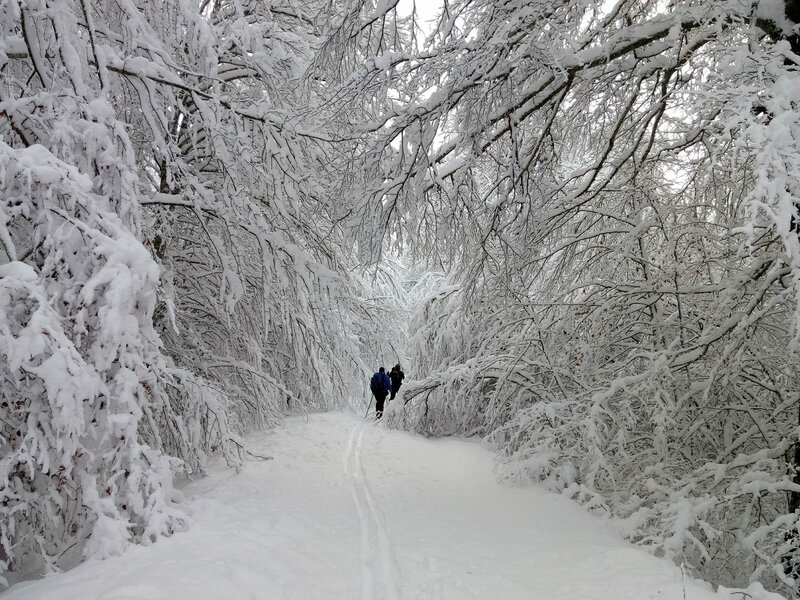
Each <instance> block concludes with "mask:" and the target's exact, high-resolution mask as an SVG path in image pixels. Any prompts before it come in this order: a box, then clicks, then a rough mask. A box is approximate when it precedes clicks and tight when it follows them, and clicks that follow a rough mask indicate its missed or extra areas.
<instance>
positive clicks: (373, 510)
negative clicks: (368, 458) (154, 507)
mask: <svg viewBox="0 0 800 600" xmlns="http://www.w3.org/2000/svg"><path fill="white" fill-rule="evenodd" d="M365 427H366V425H364V424H363V423H359V424H357V425H356V426H354V427H353V429H352V430H351V431H350V439H349V440H348V443H347V450H346V451H345V455H344V465H345V475H346V476H347V478H348V481H349V483H350V488H351V491H352V494H353V501H354V503H355V505H356V509H357V511H358V516H359V521H360V525H361V570H362V575H361V576H362V587H361V599H362V600H373V598H375V597H376V596H375V590H376V588H378V589H380V592H381V594H380V595H379V596H377V597H380V598H386V599H387V600H399V599H400V594H399V591H398V587H397V579H398V578H397V577H396V576H395V571H396V569H397V561H396V559H395V557H394V554H393V552H392V546H391V543H390V541H389V534H388V533H387V531H386V526H385V525H384V519H383V515H382V514H381V511H380V510H379V509H378V505H377V503H376V502H375V499H374V497H373V494H372V492H371V491H370V486H369V483H368V481H367V478H366V476H365V473H364V466H363V464H362V463H361V454H362V451H363V445H364V431H365ZM365 506H366V509H365ZM376 546H377V548H376ZM376 554H379V558H380V563H381V564H380V567H381V568H380V571H381V572H380V577H378V576H376V575H377V573H376V571H377V565H376V564H375V560H376ZM376 584H382V585H376Z"/></svg>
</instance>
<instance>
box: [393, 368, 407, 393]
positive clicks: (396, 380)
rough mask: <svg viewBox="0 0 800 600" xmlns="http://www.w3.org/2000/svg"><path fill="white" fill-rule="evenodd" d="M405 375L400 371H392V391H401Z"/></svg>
mask: <svg viewBox="0 0 800 600" xmlns="http://www.w3.org/2000/svg"><path fill="white" fill-rule="evenodd" d="M405 378H406V376H405V373H403V372H402V371H401V370H400V369H397V370H392V372H391V373H389V379H390V380H391V381H392V389H393V390H394V391H397V390H399V389H400V386H401V385H403V379H405Z"/></svg>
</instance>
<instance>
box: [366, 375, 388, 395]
mask: <svg viewBox="0 0 800 600" xmlns="http://www.w3.org/2000/svg"><path fill="white" fill-rule="evenodd" d="M369 389H370V390H372V393H373V394H375V393H378V392H387V393H388V392H391V391H392V380H391V379H389V376H388V375H387V374H386V373H381V372H380V371H378V372H377V373H375V374H374V375H373V376H372V379H371V380H370V382H369Z"/></svg>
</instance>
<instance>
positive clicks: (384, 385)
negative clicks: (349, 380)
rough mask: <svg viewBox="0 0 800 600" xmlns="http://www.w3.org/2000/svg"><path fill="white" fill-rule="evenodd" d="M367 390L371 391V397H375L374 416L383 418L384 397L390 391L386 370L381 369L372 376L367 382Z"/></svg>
mask: <svg viewBox="0 0 800 600" xmlns="http://www.w3.org/2000/svg"><path fill="white" fill-rule="evenodd" d="M369 389H370V390H372V395H373V396H375V416H376V417H377V418H378V419H380V418H381V417H382V416H383V403H384V401H385V400H386V395H387V394H388V393H389V392H391V391H392V381H391V379H389V376H388V375H387V374H386V369H384V368H383V367H381V368H380V369H378V372H377V373H375V374H374V375H373V376H372V379H371V380H370V382H369Z"/></svg>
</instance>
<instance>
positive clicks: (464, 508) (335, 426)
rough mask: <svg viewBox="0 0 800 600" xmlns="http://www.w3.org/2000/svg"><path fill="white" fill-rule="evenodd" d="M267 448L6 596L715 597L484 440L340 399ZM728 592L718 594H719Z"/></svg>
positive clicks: (258, 447) (265, 442) (170, 599)
mask: <svg viewBox="0 0 800 600" xmlns="http://www.w3.org/2000/svg"><path fill="white" fill-rule="evenodd" d="M250 442H251V446H252V448H253V449H254V450H255V451H256V452H259V451H260V452H263V453H265V454H270V455H271V456H273V457H274V460H271V461H266V462H250V463H248V464H247V465H246V466H245V467H244V469H243V470H242V471H241V472H240V473H238V474H237V473H234V472H233V471H231V470H227V469H222V468H219V469H216V470H214V472H213V473H212V475H211V476H210V477H209V478H207V479H205V480H203V481H201V482H198V483H196V484H194V485H192V486H191V487H190V488H189V489H188V490H187V493H189V494H191V495H192V496H193V497H194V498H195V499H194V500H193V501H192V503H191V507H192V512H193V525H192V527H191V529H190V530H189V531H187V532H185V533H180V534H178V535H175V536H173V537H172V538H170V539H167V540H162V541H160V542H158V543H157V544H154V545H152V546H149V547H136V548H132V549H130V550H129V551H128V552H126V553H125V555H124V556H121V557H119V558H115V559H111V560H107V561H102V562H90V563H87V564H84V565H81V566H80V567H77V568H76V569H73V570H72V571H69V572H67V573H62V574H58V575H54V576H50V577H48V578H45V579H43V580H40V581H36V582H29V583H22V584H18V585H16V586H14V587H12V588H10V589H9V590H8V591H7V592H6V593H5V594H3V598H4V600H34V599H35V600H76V599H80V600H100V599H102V600H161V599H163V600H183V599H185V600H206V599H207V600H228V599H230V600H250V599H253V600H256V599H258V600H273V599H286V600H301V599H309V600H310V599H342V600H356V599H360V600H372V599H374V600H400V599H402V600H412V599H413V600H428V599H430V600H434V599H435V600H443V599H453V600H467V599H472V598H475V599H478V598H480V599H481V600H486V599H490V598H491V599H498V600H502V599H509V600H511V599H542V600H545V599H546V600H561V599H564V600H567V599H568V600H592V599H604V600H606V599H607V600H612V599H613V600H646V599H659V600H683V598H686V599H688V600H709V599H712V598H715V599H717V600H719V599H720V598H722V597H723V596H722V594H720V595H716V594H713V593H712V592H711V591H708V589H707V588H706V587H704V586H701V585H700V584H698V583H696V582H694V581H692V580H689V579H688V578H687V579H686V580H685V589H684V582H682V579H683V578H682V576H681V571H680V569H679V568H678V567H676V566H674V565H673V564H671V563H669V562H667V561H664V560H659V559H657V558H654V557H652V556H650V555H648V554H647V553H645V552H644V551H642V550H640V549H638V548H634V547H632V546H630V545H628V544H626V543H624V542H622V541H621V540H619V539H618V538H617V537H615V536H614V535H613V534H612V533H611V531H610V529H609V528H608V527H607V525H606V524H605V523H604V522H603V521H602V520H600V519H598V518H596V517H594V516H592V515H590V514H588V513H586V512H584V511H583V510H582V509H580V508H579V507H578V506H576V505H574V504H572V503H570V502H569V501H567V500H565V499H564V498H562V497H559V496H555V495H552V494H548V493H546V492H543V491H541V490H539V489H536V488H510V487H504V486H502V485H499V484H498V483H497V481H496V477H495V475H494V473H493V460H492V456H491V453H489V452H488V451H487V450H485V449H483V448H482V447H481V446H480V445H479V444H477V443H473V442H468V441H463V440H447V439H445V440H427V439H423V438H420V437H417V436H414V435H411V434H408V433H404V432H399V431H392V430H388V429H385V428H384V426H383V424H378V425H375V424H372V423H364V422H363V421H361V420H360V419H358V417H355V416H352V415H345V414H322V415H312V416H311V417H310V419H309V420H308V422H307V423H305V422H304V421H303V420H302V419H290V420H288V421H287V423H286V425H285V427H283V428H281V429H278V430H275V431H271V432H268V433H265V434H262V435H259V436H256V437H254V438H251V440H250ZM724 597H725V598H727V594H726V595H725V596H724Z"/></svg>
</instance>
